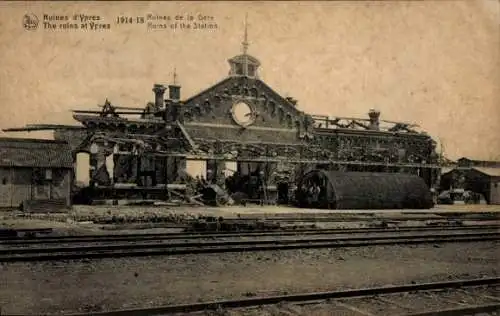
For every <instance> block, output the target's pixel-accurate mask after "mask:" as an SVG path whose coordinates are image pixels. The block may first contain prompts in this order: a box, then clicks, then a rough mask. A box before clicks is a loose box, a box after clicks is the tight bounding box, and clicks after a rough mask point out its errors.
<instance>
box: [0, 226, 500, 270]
mask: <svg viewBox="0 0 500 316" xmlns="http://www.w3.org/2000/svg"><path fill="white" fill-rule="evenodd" d="M498 240H500V232H499V231H498V230H495V231H493V232H472V233H454V234H436V233H432V234H416V235H400V234H398V235H384V236H376V235H375V236H366V235H365V236H348V237H335V238H331V237H330V238H295V239H274V240H258V239H254V240H230V241H227V240H226V241H202V242H176V243H133V244H130V243H129V244H111V245H97V246H93V245H91V246H81V247H43V248H42V247H35V248H32V247H27V248H3V249H1V250H0V262H16V261H47V260H48V261H50V260H74V259H98V258H117V257H141V256H159V255H183V254H206V253H224V252H226V253H228V252H245V251H269V250H292V249H314V248H316V249H318V248H341V247H361V246H377V245H416V244H428V243H434V244H439V243H450V242H451V243H453V242H455V243H456V242H484V241H498Z"/></svg>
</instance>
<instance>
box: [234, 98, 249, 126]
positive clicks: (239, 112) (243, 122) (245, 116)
mask: <svg viewBox="0 0 500 316" xmlns="http://www.w3.org/2000/svg"><path fill="white" fill-rule="evenodd" d="M231 113H232V115H233V120H234V121H235V122H236V124H238V125H240V126H243V127H246V126H249V125H251V124H252V123H253V122H254V121H255V114H254V111H253V109H252V107H251V106H250V105H248V104H247V103H245V102H242V101H240V102H236V103H235V104H233V108H232V109H231Z"/></svg>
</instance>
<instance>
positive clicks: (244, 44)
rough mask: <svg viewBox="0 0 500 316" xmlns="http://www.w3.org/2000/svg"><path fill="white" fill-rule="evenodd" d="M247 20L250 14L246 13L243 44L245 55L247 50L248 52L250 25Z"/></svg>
mask: <svg viewBox="0 0 500 316" xmlns="http://www.w3.org/2000/svg"><path fill="white" fill-rule="evenodd" d="M247 19H248V13H245V37H244V39H243V42H242V43H241V44H242V45H243V54H244V55H246V54H247V50H248V23H247Z"/></svg>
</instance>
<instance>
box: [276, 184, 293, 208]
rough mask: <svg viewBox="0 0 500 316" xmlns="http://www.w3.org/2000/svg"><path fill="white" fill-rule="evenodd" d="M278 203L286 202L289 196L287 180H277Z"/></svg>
mask: <svg viewBox="0 0 500 316" xmlns="http://www.w3.org/2000/svg"><path fill="white" fill-rule="evenodd" d="M277 189H278V204H288V202H289V197H288V192H289V189H290V185H289V184H288V182H279V183H278V186H277Z"/></svg>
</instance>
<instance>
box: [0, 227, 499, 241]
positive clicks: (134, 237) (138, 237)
mask: <svg viewBox="0 0 500 316" xmlns="http://www.w3.org/2000/svg"><path fill="white" fill-rule="evenodd" d="M461 230H463V231H494V230H499V231H500V225H471V226H442V227H436V226H412V227H400V228H354V229H343V228H340V229H338V228H335V229H294V230H282V231H253V232H217V233H214V232H190V233H184V232H179V233H153V234H126V235H125V234H120V235H117V234H114V235H82V236H57V237H39V238H30V239H26V238H11V239H6V240H0V245H8V246H20V245H36V244H44V245H47V244H72V243H82V242H88V243H97V242H118V241H130V242H138V241H148V240H149V241H166V240H181V239H185V240H191V239H214V238H235V237H284V236H298V235H302V236H308V235H333V234H338V235H343V234H366V233H405V232H433V231H438V232H441V231H461Z"/></svg>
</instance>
